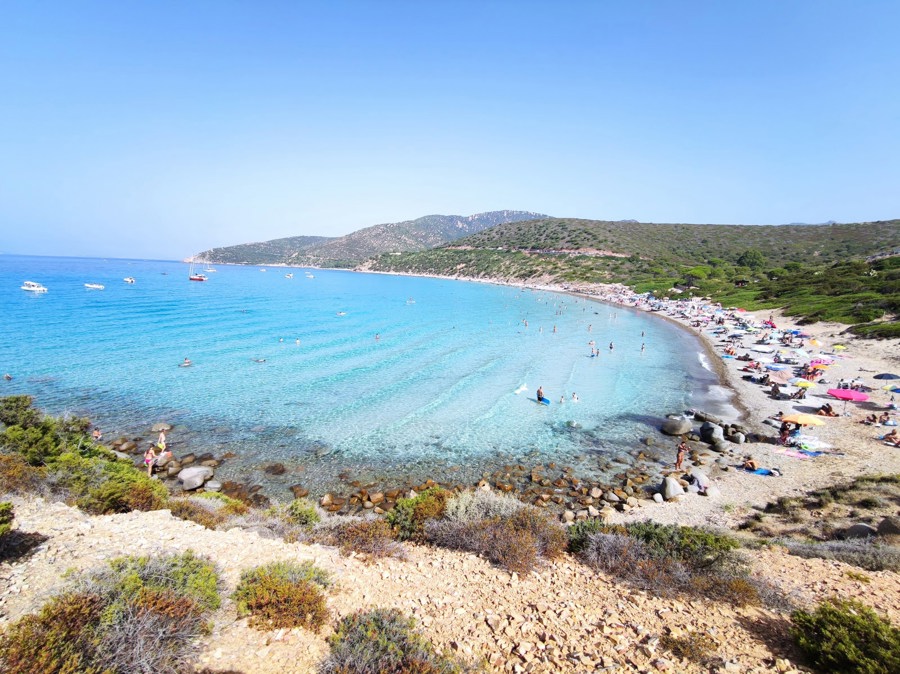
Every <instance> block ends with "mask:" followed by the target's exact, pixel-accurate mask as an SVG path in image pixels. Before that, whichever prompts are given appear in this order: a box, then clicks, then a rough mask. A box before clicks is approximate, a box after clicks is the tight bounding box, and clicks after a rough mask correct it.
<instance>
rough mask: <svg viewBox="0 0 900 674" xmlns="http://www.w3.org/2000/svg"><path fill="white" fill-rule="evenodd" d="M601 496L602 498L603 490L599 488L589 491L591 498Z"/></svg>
mask: <svg viewBox="0 0 900 674" xmlns="http://www.w3.org/2000/svg"><path fill="white" fill-rule="evenodd" d="M601 496H603V490H602V489H600V487H594V488H593V489H591V498H600V497H601Z"/></svg>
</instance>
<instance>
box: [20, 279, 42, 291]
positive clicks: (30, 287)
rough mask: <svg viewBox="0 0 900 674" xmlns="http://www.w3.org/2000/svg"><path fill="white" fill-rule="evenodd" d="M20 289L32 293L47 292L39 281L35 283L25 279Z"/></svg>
mask: <svg viewBox="0 0 900 674" xmlns="http://www.w3.org/2000/svg"><path fill="white" fill-rule="evenodd" d="M21 288H22V290H27V291H28V292H32V293H45V292H47V288H46V287H44V286H42V285H41V284H40V283H36V282H35V281H25V282H23V283H22V286H21Z"/></svg>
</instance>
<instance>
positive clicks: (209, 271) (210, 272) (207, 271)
mask: <svg viewBox="0 0 900 674" xmlns="http://www.w3.org/2000/svg"><path fill="white" fill-rule="evenodd" d="M203 271H205V272H206V273H207V274H213V273H215V272H217V271H219V270H218V269H213V268H212V267H207V268H206V269H204V270H203Z"/></svg>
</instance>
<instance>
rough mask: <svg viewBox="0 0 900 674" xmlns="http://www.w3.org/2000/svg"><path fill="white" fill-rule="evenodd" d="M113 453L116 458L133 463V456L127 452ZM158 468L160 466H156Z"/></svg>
mask: <svg viewBox="0 0 900 674" xmlns="http://www.w3.org/2000/svg"><path fill="white" fill-rule="evenodd" d="M112 453H113V454H115V455H116V457H118V458H120V459H123V460H124V461H131V456H129V455H128V454H126V453H125V452H117V451H116V450H112ZM156 465H157V466H158V465H159V464H156Z"/></svg>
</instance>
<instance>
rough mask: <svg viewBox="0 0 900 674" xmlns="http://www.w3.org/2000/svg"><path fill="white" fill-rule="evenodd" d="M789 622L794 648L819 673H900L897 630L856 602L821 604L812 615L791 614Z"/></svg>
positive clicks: (899, 647)
mask: <svg viewBox="0 0 900 674" xmlns="http://www.w3.org/2000/svg"><path fill="white" fill-rule="evenodd" d="M791 619H792V621H793V623H794V624H793V627H792V629H791V634H792V636H793V637H794V640H795V641H796V642H797V645H798V646H799V647H800V648H801V649H802V650H803V652H804V653H806V655H807V657H808V658H809V659H810V661H811V662H812V663H813V664H814V665H815V666H816V667H817V668H819V669H821V670H823V671H826V672H845V673H847V674H857V673H858V674H891V673H892V672H898V671H900V629H898V628H896V627H894V626H893V625H891V623H890V622H889V621H888V620H886V619H885V618H882V617H880V616H879V615H878V614H877V613H875V612H874V611H873V610H872V609H870V608H868V607H867V606H865V605H863V604H861V603H859V602H857V601H854V600H845V601H842V600H838V599H834V600H830V601H825V602H822V603H820V604H819V605H818V606H817V607H816V609H815V610H814V611H813V612H812V613H807V612H806V611H802V610H800V611H794V613H793V614H792V615H791Z"/></svg>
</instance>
